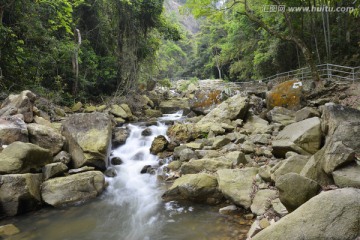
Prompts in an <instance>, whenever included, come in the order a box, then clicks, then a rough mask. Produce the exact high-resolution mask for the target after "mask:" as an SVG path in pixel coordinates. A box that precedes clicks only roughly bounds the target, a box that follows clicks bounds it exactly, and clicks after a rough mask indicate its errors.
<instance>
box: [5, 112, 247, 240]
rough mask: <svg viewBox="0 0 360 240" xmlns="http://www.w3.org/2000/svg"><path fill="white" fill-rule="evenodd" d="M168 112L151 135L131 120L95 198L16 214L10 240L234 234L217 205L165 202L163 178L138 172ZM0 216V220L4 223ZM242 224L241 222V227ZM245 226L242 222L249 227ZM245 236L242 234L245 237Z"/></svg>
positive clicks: (154, 161)
mask: <svg viewBox="0 0 360 240" xmlns="http://www.w3.org/2000/svg"><path fill="white" fill-rule="evenodd" d="M180 118H181V114H180V113H178V114H170V115H167V116H164V117H162V118H160V119H159V122H158V124H157V125H154V126H150V127H149V128H150V129H151V131H152V134H151V136H147V137H146V136H142V134H141V133H142V131H143V130H144V129H145V128H146V126H142V125H133V124H129V125H127V127H128V128H129V129H130V131H131V132H130V136H129V137H128V139H127V140H126V143H125V144H124V145H122V146H120V147H119V148H117V149H115V150H114V151H113V155H114V157H115V156H117V157H120V158H121V159H122V161H123V164H121V165H118V166H114V168H115V169H116V171H117V176H116V177H114V178H107V181H108V182H109V186H108V188H107V190H106V191H105V192H104V194H102V195H101V196H100V197H99V198H97V199H94V200H93V201H89V202H86V203H84V204H79V205H75V206H70V207H67V208H64V209H51V208H50V209H43V210H41V211H39V212H37V213H36V214H34V213H29V214H28V215H24V216H19V218H17V220H16V222H15V223H16V226H17V227H19V228H20V229H21V231H22V232H21V233H20V234H17V235H15V236H14V237H12V238H11V239H12V240H22V239H28V240H44V239H51V240H73V239H76V240H98V239H103V240H184V239H186V240H198V239H209V240H215V239H242V238H238V233H239V232H238V231H239V230H238V229H239V224H238V221H233V220H231V218H228V217H227V216H223V215H221V214H219V213H218V207H216V206H215V207H211V206H207V205H201V204H193V203H183V202H176V201H171V202H163V201H162V200H161V194H162V193H163V192H164V190H165V188H166V187H165V186H164V182H163V181H159V180H158V179H157V176H156V175H150V174H141V173H140V172H141V170H142V168H143V167H144V166H145V165H151V166H157V165H158V158H157V157H156V156H155V155H152V154H150V151H149V149H150V146H151V143H152V141H153V139H154V138H155V137H156V136H157V135H165V134H166V130H167V126H166V125H165V124H164V122H165V121H168V120H179V119H180ZM8 223H9V222H7V221H6V220H5V222H1V221H0V225H4V224H8ZM240 229H241V228H240ZM247 229H248V227H247V226H246V227H245V231H247ZM244 239H245V238H244Z"/></svg>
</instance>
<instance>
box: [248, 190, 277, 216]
mask: <svg viewBox="0 0 360 240" xmlns="http://www.w3.org/2000/svg"><path fill="white" fill-rule="evenodd" d="M277 195H278V194H277V191H276V190H271V189H263V190H259V191H257V192H256V194H255V196H254V199H253V202H252V204H251V207H250V209H251V212H252V213H254V214H256V215H258V216H259V215H263V214H264V213H265V212H266V210H268V209H269V208H270V206H271V201H272V200H273V199H275V198H277Z"/></svg>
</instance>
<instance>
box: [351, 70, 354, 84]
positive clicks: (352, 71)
mask: <svg viewBox="0 0 360 240" xmlns="http://www.w3.org/2000/svg"><path fill="white" fill-rule="evenodd" d="M351 73H352V79H353V84H354V83H355V68H352V70H351Z"/></svg>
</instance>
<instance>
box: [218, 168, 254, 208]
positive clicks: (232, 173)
mask: <svg viewBox="0 0 360 240" xmlns="http://www.w3.org/2000/svg"><path fill="white" fill-rule="evenodd" d="M257 173H258V169H257V168H244V169H221V170H218V171H217V178H218V182H219V190H220V191H221V192H222V193H223V194H224V196H225V197H226V198H227V199H229V200H231V201H232V202H233V203H235V204H236V205H238V206H242V207H244V208H246V209H249V208H250V206H251V195H252V193H253V183H254V179H255V176H256V174H257Z"/></svg>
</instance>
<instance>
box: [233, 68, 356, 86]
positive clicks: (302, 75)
mask: <svg viewBox="0 0 360 240" xmlns="http://www.w3.org/2000/svg"><path fill="white" fill-rule="evenodd" d="M317 70H318V73H319V76H320V78H321V79H338V80H345V81H358V80H360V67H347V66H340V65H335V64H321V65H317ZM295 78H296V79H299V80H301V81H306V80H312V75H311V71H310V69H309V68H308V67H304V68H299V69H296V70H292V71H288V72H283V73H277V74H275V75H273V76H270V77H267V78H263V79H261V80H258V81H246V82H235V83H236V84H239V85H241V84H245V83H251V82H253V83H267V82H271V81H275V80H278V81H282V80H283V81H286V80H289V79H295Z"/></svg>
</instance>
